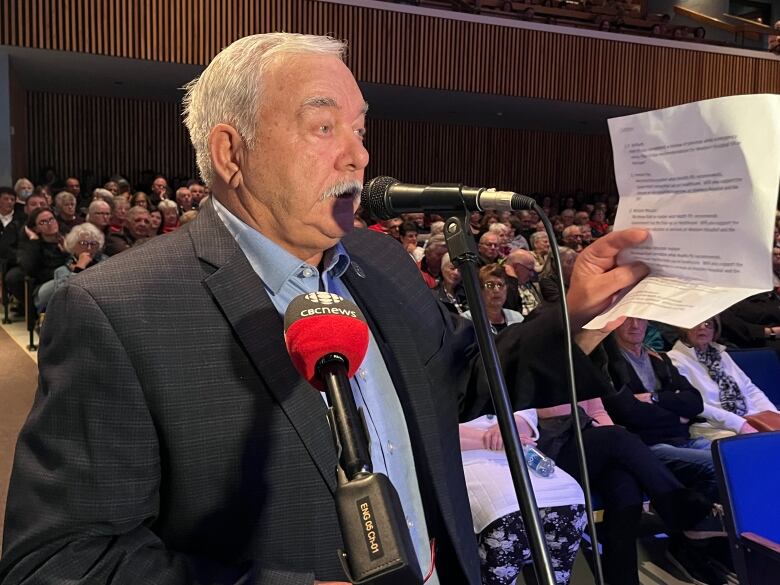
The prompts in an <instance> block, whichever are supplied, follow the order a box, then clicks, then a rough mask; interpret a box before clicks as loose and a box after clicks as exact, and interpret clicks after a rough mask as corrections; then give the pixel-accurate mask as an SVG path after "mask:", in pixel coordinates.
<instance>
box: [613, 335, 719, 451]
mask: <svg viewBox="0 0 780 585" xmlns="http://www.w3.org/2000/svg"><path fill="white" fill-rule="evenodd" d="M605 346H606V349H607V355H608V358H609V368H608V369H609V374H610V377H611V378H612V382H613V384H614V386H615V388H616V389H618V390H617V392H615V393H614V394H612V395H610V396H605V397H604V398H603V401H604V406H605V408H606V409H607V412H608V413H609V415H610V416H611V417H612V419H613V420H614V421H615V422H616V423H617V424H620V425H623V426H625V427H626V428H627V429H628V430H630V431H631V432H633V433H636V434H637V435H639V436H640V437H641V438H642V440H643V441H644V442H645V443H647V444H648V445H655V444H657V443H669V444H676V443H681V442H682V441H685V440H687V439H689V438H690V430H689V426H690V423H691V422H694V419H695V418H696V416H697V415H699V414H700V413H701V411H702V409H703V408H704V403H703V401H702V398H701V394H699V391H698V390H696V388H694V387H693V386H691V383H690V382H688V380H687V379H686V378H685V377H684V376H683V375H682V374H680V372H679V371H678V370H677V368H676V367H674V365H673V364H672V361H671V360H670V359H669V357H668V356H667V355H666V354H660V353H655V352H654V351H652V350H650V351H649V352H648V353H649V354H650V363H652V365H653V371H654V372H655V376H656V378H658V380H659V382H660V385H661V388H660V390H659V391H658V393H657V402H652V403H648V402H643V401H641V400H637V399H636V398H634V394H642V393H644V392H647V390H646V389H645V387H644V385H643V384H642V382H641V381H640V379H639V376H638V375H637V374H636V372H635V371H634V368H633V367H632V366H631V364H630V363H629V362H628V360H626V359H625V358H624V357H623V354H622V353H621V352H620V350H619V349H618V347H617V344H616V343H615V342H614V341H613V340H612V339H608V340H607V341H606V342H605ZM681 417H682V418H685V419H688V422H687V423H684V422H682V421H681V420H680V418H681Z"/></svg>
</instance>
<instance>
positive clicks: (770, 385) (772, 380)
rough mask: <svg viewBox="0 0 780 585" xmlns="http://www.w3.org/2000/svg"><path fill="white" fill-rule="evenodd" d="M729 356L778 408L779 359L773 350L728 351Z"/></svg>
mask: <svg viewBox="0 0 780 585" xmlns="http://www.w3.org/2000/svg"><path fill="white" fill-rule="evenodd" d="M728 352H729V355H730V356H731V357H732V359H733V360H734V361H735V362H736V363H737V365H738V366H739V367H740V368H742V370H743V371H744V372H745V373H746V374H747V375H748V377H749V378H750V379H751V380H752V381H753V383H754V384H755V385H756V386H758V387H759V388H760V389H761V390H762V391H763V392H764V394H766V396H767V398H769V400H771V401H772V403H773V404H774V405H775V406H776V407H778V408H780V359H778V357H777V353H775V351H774V350H773V349H767V348H763V347H762V348H757V349H729V350H728Z"/></svg>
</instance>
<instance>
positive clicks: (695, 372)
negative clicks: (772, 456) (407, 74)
mask: <svg viewBox="0 0 780 585" xmlns="http://www.w3.org/2000/svg"><path fill="white" fill-rule="evenodd" d="M719 335H720V319H719V318H718V317H713V318H712V319H708V320H707V321H704V322H703V323H699V324H698V325H697V326H696V327H694V328H693V329H684V330H682V331H681V335H680V339H679V340H677V343H675V344H674V347H673V348H672V350H671V351H669V353H668V354H667V355H668V356H669V357H670V358H671V360H672V363H673V364H674V365H675V366H676V367H677V369H678V370H679V371H680V373H681V374H682V375H683V376H685V377H686V378H688V381H689V382H690V383H691V385H693V386H694V387H695V388H696V389H697V390H698V391H699V392H700V393H701V396H702V398H703V399H704V410H703V411H702V413H701V416H702V417H704V418H705V419H706V421H707V422H706V423H696V424H694V425H692V426H691V435H692V436H693V435H694V433H695V434H696V435H697V436H705V437H708V438H717V437H722V436H728V435H731V434H737V433H740V434H741V433H754V432H756V429H755V428H753V427H752V426H751V425H750V423H749V422H748V421H747V420H746V419H745V417H749V416H751V415H754V414H758V413H760V412H765V411H769V412H775V413H776V412H778V410H777V408H776V407H775V405H774V404H772V402H771V401H770V400H769V399H768V398H767V397H766V395H765V394H764V393H763V392H762V391H761V389H760V388H758V386H756V385H755V384H754V383H753V382H751V380H750V378H748V376H747V374H745V372H743V371H742V370H741V369H740V367H739V366H738V365H737V364H736V363H734V360H733V359H731V356H729V354H728V353H726V351H725V349H726V347H725V346H723V345H720V344H719V343H715V341H714V340H715V339H717V338H718V336H719Z"/></svg>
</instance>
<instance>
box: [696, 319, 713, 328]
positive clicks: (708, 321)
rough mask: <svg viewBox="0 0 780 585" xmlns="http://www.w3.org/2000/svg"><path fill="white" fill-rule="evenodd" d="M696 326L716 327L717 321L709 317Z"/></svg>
mask: <svg viewBox="0 0 780 585" xmlns="http://www.w3.org/2000/svg"><path fill="white" fill-rule="evenodd" d="M696 327H704V328H706V329H715V321H713V320H711V319H708V320H707V321H703V322H701V323H699V324H698V325H697V326H696Z"/></svg>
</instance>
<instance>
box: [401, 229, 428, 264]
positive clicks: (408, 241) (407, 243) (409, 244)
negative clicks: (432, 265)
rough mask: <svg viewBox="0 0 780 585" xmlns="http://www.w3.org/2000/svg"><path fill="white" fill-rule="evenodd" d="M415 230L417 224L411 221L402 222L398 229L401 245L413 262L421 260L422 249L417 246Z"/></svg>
mask: <svg viewBox="0 0 780 585" xmlns="http://www.w3.org/2000/svg"><path fill="white" fill-rule="evenodd" d="M417 229H418V228H417V224H416V223H413V222H411V221H405V222H403V223H402V224H401V227H400V228H399V234H400V237H401V245H402V246H403V247H404V250H406V251H407V252H409V255H410V256H411V257H412V259H413V260H414V261H415V262H419V261H420V260H422V259H423V249H422V248H420V247H419V246H418V245H417V233H418V232H417Z"/></svg>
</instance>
